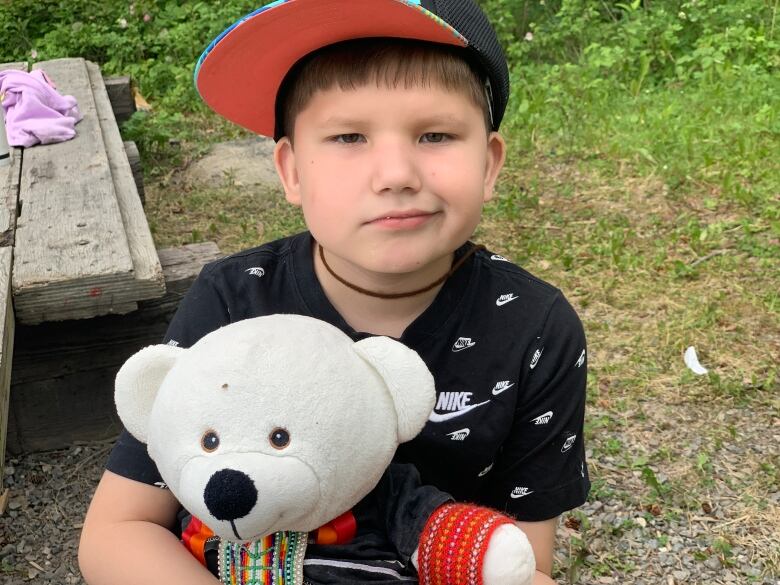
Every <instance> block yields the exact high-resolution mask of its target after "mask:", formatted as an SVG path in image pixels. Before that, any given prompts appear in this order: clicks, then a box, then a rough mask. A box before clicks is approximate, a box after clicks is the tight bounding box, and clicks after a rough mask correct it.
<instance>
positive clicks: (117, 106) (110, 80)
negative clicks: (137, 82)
mask: <svg viewBox="0 0 780 585" xmlns="http://www.w3.org/2000/svg"><path fill="white" fill-rule="evenodd" d="M105 83H106V91H107V92H108V99H110V100H111V109H112V110H113V112H114V117H115V118H116V121H117V122H120V123H121V122H124V121H125V120H128V119H129V118H130V116H132V115H133V114H134V113H135V99H134V98H133V89H132V87H131V85H130V78H129V77H128V76H126V75H123V76H121V77H106V78H105Z"/></svg>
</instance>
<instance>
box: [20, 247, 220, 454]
mask: <svg viewBox="0 0 780 585" xmlns="http://www.w3.org/2000/svg"><path fill="white" fill-rule="evenodd" d="M159 255H160V260H161V262H162V266H163V271H164V273H165V282H166V288H167V293H166V294H165V296H164V297H161V298H159V299H152V300H149V301H141V302H139V303H138V304H139V309H138V311H135V312H133V313H130V314H127V315H109V316H105V317H95V318H93V319H89V320H74V321H61V322H54V323H41V324H39V325H35V326H25V325H19V326H17V330H16V342H15V351H14V361H13V367H14V377H13V384H12V388H11V406H10V418H9V429H8V450H9V452H11V453H19V452H22V451H42V450H46V449H58V448H62V447H66V446H68V445H71V444H73V442H74V441H87V440H93V439H105V438H109V437H111V436H113V435H115V434H116V433H117V432H118V430H119V429H120V428H121V426H120V423H119V421H118V420H117V418H116V410H115V406H114V402H113V391H114V378H115V376H116V372H117V371H118V370H119V368H120V366H121V365H122V364H123V363H124V361H125V360H126V359H127V358H128V357H130V355H132V354H133V353H135V352H136V351H138V350H139V349H141V348H142V347H144V346H146V345H151V344H154V343H159V342H160V341H161V339H162V336H163V335H164V333H165V329H166V328H167V327H168V322H169V321H170V318H171V317H172V316H173V313H174V312H175V310H176V307H178V305H179V301H180V300H181V298H182V296H184V293H185V292H186V291H187V289H188V288H189V287H190V285H191V284H192V281H193V280H194V278H195V276H196V275H197V274H198V273H199V272H200V270H201V268H202V267H203V265H204V264H205V263H206V262H210V261H212V260H215V259H217V258H218V257H220V256H221V254H220V252H219V249H218V248H217V246H216V244H214V243H213V242H206V243H204V244H192V245H188V246H184V247H182V248H175V249H172V250H160V252H159Z"/></svg>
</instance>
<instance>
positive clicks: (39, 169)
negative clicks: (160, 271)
mask: <svg viewBox="0 0 780 585" xmlns="http://www.w3.org/2000/svg"><path fill="white" fill-rule="evenodd" d="M36 67H41V68H45V70H46V72H47V73H48V74H49V75H50V77H52V78H53V79H54V80H55V82H56V83H57V84H58V88H59V90H60V91H61V92H63V93H67V94H71V95H74V96H75V97H76V99H77V100H78V102H79V108H80V109H81V111H82V113H83V115H84V119H83V120H82V121H81V123H80V124H79V125H78V127H77V129H78V134H77V136H76V137H75V138H74V139H73V140H71V141H68V142H63V143H58V144H50V145H46V146H45V147H36V148H32V149H28V152H27V153H26V155H28V156H33V155H34V156H35V159H34V160H32V161H30V160H25V164H24V165H23V168H22V180H21V189H20V199H21V202H22V209H21V216H20V218H19V221H18V224H17V243H16V246H17V250H16V256H15V258H16V260H15V263H14V270H13V278H12V282H13V290H14V304H15V307H16V315H17V320H18V321H19V322H22V323H27V324H34V323H39V322H41V321H45V320H64V319H81V318H87V317H92V316H96V315H105V314H110V313H126V312H129V311H132V310H134V309H135V308H137V304H136V301H137V300H138V299H142V298H148V297H150V296H154V295H157V294H160V288H159V281H155V283H154V284H153V285H151V286H150V285H149V284H148V283H147V282H145V281H144V280H141V279H137V278H136V274H135V269H134V266H133V259H132V254H131V251H130V244H129V242H128V240H127V237H126V235H125V226H124V222H123V220H122V211H121V209H120V205H119V202H118V200H117V193H116V189H115V187H114V181H113V176H112V174H111V166H110V162H109V158H108V154H107V152H106V146H105V141H104V140H103V134H102V130H101V127H100V120H99V118H98V113H97V105H96V102H95V96H94V93H93V91H92V87H91V82H90V80H89V73H88V71H87V66H86V63H85V61H84V60H83V59H58V60H54V61H47V62H43V63H38V64H37V65H36ZM30 208H32V209H30ZM20 238H21V239H20ZM139 289H140V290H139Z"/></svg>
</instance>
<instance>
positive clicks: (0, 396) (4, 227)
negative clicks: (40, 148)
mask: <svg viewBox="0 0 780 585" xmlns="http://www.w3.org/2000/svg"><path fill="white" fill-rule="evenodd" d="M8 69H15V70H18V71H27V63H3V64H0V71H5V70H8ZM0 101H2V100H1V99H0ZM2 115H3V114H2V110H0V116H2ZM10 153H11V160H10V164H5V165H3V166H0V483H2V480H3V471H4V468H5V444H6V431H7V429H8V409H9V403H10V394H9V393H10V388H11V366H12V363H13V347H14V310H13V304H12V301H11V299H12V295H11V269H12V266H13V242H14V231H15V229H16V215H17V205H18V197H19V174H20V172H21V164H22V157H23V151H22V149H20V148H13V147H12V148H11V149H10Z"/></svg>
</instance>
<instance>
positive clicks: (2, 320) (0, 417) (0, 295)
mask: <svg viewBox="0 0 780 585" xmlns="http://www.w3.org/2000/svg"><path fill="white" fill-rule="evenodd" d="M12 262H13V248H11V247H10V246H6V247H3V248H0V480H2V478H3V468H4V465H5V443H6V429H7V428H8V409H9V403H10V396H9V392H10V388H11V365H12V362H13V348H14V309H13V305H12V303H11V266H12Z"/></svg>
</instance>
